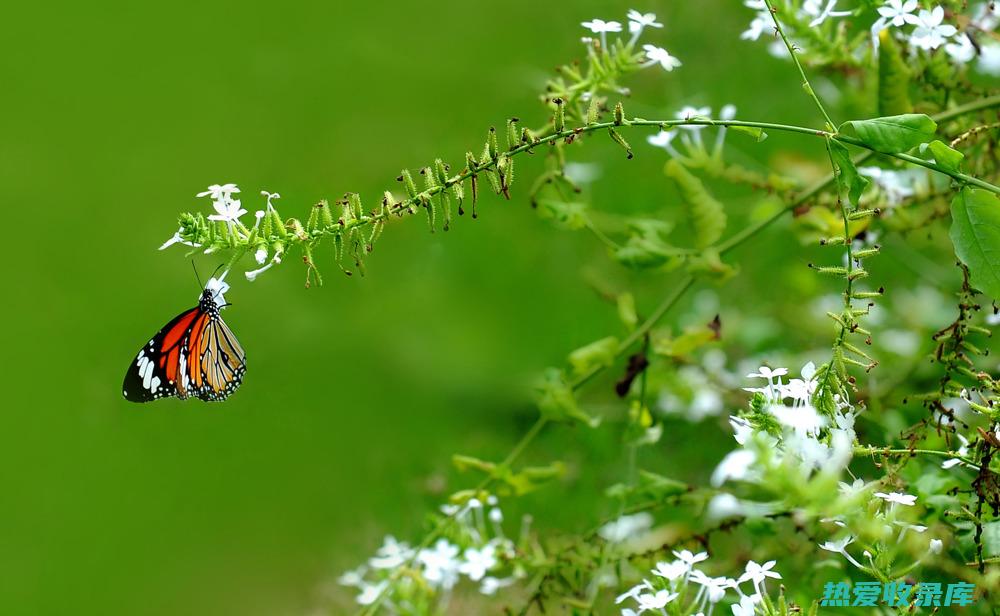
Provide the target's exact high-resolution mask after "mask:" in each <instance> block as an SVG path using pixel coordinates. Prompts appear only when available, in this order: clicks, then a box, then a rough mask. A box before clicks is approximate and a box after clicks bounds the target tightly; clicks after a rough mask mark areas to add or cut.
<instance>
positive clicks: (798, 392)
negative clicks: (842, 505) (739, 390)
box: [712, 362, 856, 514]
mask: <svg viewBox="0 0 1000 616" xmlns="http://www.w3.org/2000/svg"><path fill="white" fill-rule="evenodd" d="M787 374H788V369H787V368H776V369H771V368H768V367H767V366H761V367H760V368H759V369H758V370H757V372H753V373H751V374H748V375H747V376H748V378H758V379H766V380H767V384H766V385H764V386H763V387H747V388H744V389H745V390H746V391H750V392H753V393H759V394H761V395H762V396H763V398H764V402H765V405H764V409H765V410H766V412H767V413H769V414H770V415H771V416H773V417H774V419H775V420H777V422H778V423H779V424H780V425H781V426H782V428H783V432H782V436H781V437H780V438H776V437H775V436H773V435H771V434H769V433H767V432H765V431H762V430H755V428H754V427H753V426H752V425H751V423H750V422H749V421H748V420H746V419H742V418H740V417H730V418H729V422H730V425H731V426H732V428H733V432H734V438H735V439H736V442H737V443H738V444H739V445H740V448H738V449H736V450H734V451H732V452H730V453H728V454H727V455H726V457H725V458H723V459H722V462H720V463H719V465H718V466H717V467H716V469H715V471H714V472H713V473H712V485H714V486H715V487H720V486H722V485H723V484H725V483H726V482H728V481H748V482H754V481H758V480H760V479H761V478H762V475H761V469H760V468H758V467H757V462H758V461H759V460H760V459H761V458H762V457H764V456H766V457H767V458H768V460H769V461H770V463H771V464H772V465H779V464H783V463H787V462H793V463H794V465H795V466H796V467H797V468H798V469H799V471H800V472H801V473H802V474H803V475H804V476H806V477H808V476H809V475H810V474H811V473H812V472H813V471H816V470H819V471H820V472H824V473H831V474H839V473H840V472H841V471H842V470H843V469H844V468H846V467H847V464H848V463H849V462H850V460H851V457H852V455H853V448H854V441H855V434H854V418H855V417H856V413H855V412H854V411H853V406H852V405H851V404H850V402H848V401H846V400H841V399H840V398H839V396H838V397H836V398H835V400H836V402H837V405H838V409H837V411H836V413H835V414H834V416H833V423H832V424H831V423H830V421H829V420H828V418H827V417H825V416H824V415H822V414H821V413H820V412H819V411H818V410H817V409H816V407H815V406H813V403H812V397H813V394H814V393H815V392H816V387H817V381H816V366H815V365H814V364H813V363H812V362H809V363H807V364H806V365H805V366H803V367H802V372H801V377H802V378H793V379H790V380H789V381H788V382H787V383H786V382H784V381H783V380H782V377H783V376H786V375H787ZM720 497H721V498H726V501H724V502H723V501H719V502H715V508H716V510H717V511H720V510H721V512H724V513H728V514H733V513H739V511H738V508H735V509H737V510H736V511H734V510H733V509H734V507H732V506H730V507H721V506H720V505H721V504H726V503H729V504H731V505H732V504H735V503H734V499H733V498H732V497H731V496H729V495H720ZM720 497H717V498H720Z"/></svg>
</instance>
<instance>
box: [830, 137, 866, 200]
mask: <svg viewBox="0 0 1000 616" xmlns="http://www.w3.org/2000/svg"><path fill="white" fill-rule="evenodd" d="M829 142H830V154H831V155H832V158H833V164H834V165H836V167H837V170H838V172H839V173H840V181H841V182H843V184H844V186H845V187H846V188H847V200H848V201H849V202H850V204H851V205H852V206H854V207H857V206H858V201H859V200H860V199H861V193H863V192H864V191H865V188H866V187H867V186H868V178H866V177H864V176H863V175H861V174H860V173H858V168H857V167H855V166H854V161H853V160H851V153H850V152H848V151H847V148H846V147H844V145H843V144H842V143H840V142H839V141H837V140H836V139H830V140H829Z"/></svg>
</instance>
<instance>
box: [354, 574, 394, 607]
mask: <svg viewBox="0 0 1000 616" xmlns="http://www.w3.org/2000/svg"><path fill="white" fill-rule="evenodd" d="M388 585H389V581H388V580H383V581H381V582H379V583H378V584H367V585H365V586H362V587H361V594H359V595H358V596H357V598H356V599H355V601H357V602H358V605H371V604H372V603H375V601H377V600H378V598H379V597H380V596H382V591H384V590H385V588H386V586H388Z"/></svg>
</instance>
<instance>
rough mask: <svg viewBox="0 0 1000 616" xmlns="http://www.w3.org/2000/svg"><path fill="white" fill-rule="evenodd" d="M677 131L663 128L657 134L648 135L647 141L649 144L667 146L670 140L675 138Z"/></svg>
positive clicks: (659, 146)
mask: <svg viewBox="0 0 1000 616" xmlns="http://www.w3.org/2000/svg"><path fill="white" fill-rule="evenodd" d="M675 136H677V133H676V132H675V131H672V130H661V131H660V132H658V133H656V134H655V135H650V136H649V137H646V141H647V142H648V143H649V145H652V146H656V147H658V148H665V147H667V146H668V145H670V142H671V141H673V140H674V137H675Z"/></svg>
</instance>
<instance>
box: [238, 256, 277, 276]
mask: <svg viewBox="0 0 1000 616" xmlns="http://www.w3.org/2000/svg"><path fill="white" fill-rule="evenodd" d="M277 263H281V253H280V252H276V253H274V256H273V257H271V262H270V263H268V264H267V265H265V266H264V267H261V268H258V269H255V270H251V271H249V272H245V273H244V274H243V275H244V276H246V277H247V280H249V281H250V282H253V281H254V280H257V276H260V275H261V274H263V273H264V272H266V271H267V270H269V269H271V268H272V267H274V266H275V264H277Z"/></svg>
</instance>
